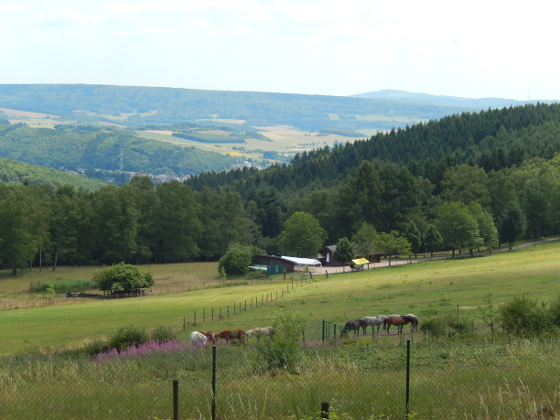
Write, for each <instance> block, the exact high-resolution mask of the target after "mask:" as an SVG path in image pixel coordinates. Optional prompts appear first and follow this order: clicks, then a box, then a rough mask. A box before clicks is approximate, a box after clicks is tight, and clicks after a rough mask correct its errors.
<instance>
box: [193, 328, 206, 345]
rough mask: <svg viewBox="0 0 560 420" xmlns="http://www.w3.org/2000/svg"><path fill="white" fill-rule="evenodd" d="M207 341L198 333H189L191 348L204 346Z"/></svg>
mask: <svg viewBox="0 0 560 420" xmlns="http://www.w3.org/2000/svg"><path fill="white" fill-rule="evenodd" d="M206 341H208V339H207V338H206V336H205V335H204V334H202V333H201V332H199V331H193V332H192V333H191V343H192V345H193V346H204V345H205V344H206Z"/></svg>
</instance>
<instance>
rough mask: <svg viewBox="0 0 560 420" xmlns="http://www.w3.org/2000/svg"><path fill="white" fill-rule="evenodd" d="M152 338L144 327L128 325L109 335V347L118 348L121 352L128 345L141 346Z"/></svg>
mask: <svg viewBox="0 0 560 420" xmlns="http://www.w3.org/2000/svg"><path fill="white" fill-rule="evenodd" d="M149 339H150V337H149V335H148V334H147V333H146V331H145V330H144V329H143V328H139V327H134V326H132V325H129V326H128V327H123V328H119V329H118V330H117V331H115V332H114V333H113V334H112V335H111V336H110V337H109V343H108V344H109V348H113V349H117V351H119V352H121V351H123V350H125V349H127V348H128V347H130V346H132V345H135V346H139V345H141V344H144V343H145V342H147V341H148V340H149Z"/></svg>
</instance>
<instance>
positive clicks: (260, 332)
mask: <svg viewBox="0 0 560 420" xmlns="http://www.w3.org/2000/svg"><path fill="white" fill-rule="evenodd" d="M245 335H246V337H247V339H249V338H251V337H252V336H255V337H257V340H259V341H260V339H261V337H271V336H273V335H274V328H272V327H265V328H253V329H251V330H249V331H247V332H246V333H245Z"/></svg>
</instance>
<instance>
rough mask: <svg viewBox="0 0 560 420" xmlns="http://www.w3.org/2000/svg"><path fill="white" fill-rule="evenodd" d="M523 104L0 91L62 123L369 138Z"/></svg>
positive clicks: (388, 94) (48, 88) (3, 98)
mask: <svg viewBox="0 0 560 420" xmlns="http://www.w3.org/2000/svg"><path fill="white" fill-rule="evenodd" d="M523 103H524V102H519V101H514V100H506V99H480V100H473V99H465V98H454V97H445V96H434V95H425V94H412V93H407V92H399V91H380V92H371V93H365V94H361V95H355V96H353V97H346V96H326V95H301V94H286V93H267V92H235V91H212V90H194V89H177V88H158V87H140V86H109V85H85V84H59V85H55V84H52V85H51V84H29V85H23V84H22V85H10V84H4V85H0V108H7V109H17V110H23V111H29V112H41V113H47V114H52V117H51V118H52V119H53V120H55V121H58V122H61V123H62V122H69V121H73V122H77V123H79V124H84V123H93V122H102V123H107V124H109V123H110V124H115V123H117V124H120V125H122V126H128V127H141V126H145V125H148V124H178V123H184V122H186V121H200V120H204V121H207V120H210V121H212V120H215V121H220V120H232V121H236V122H237V123H244V124H246V125H247V126H250V127H259V126H275V125H287V126H292V127H295V128H298V129H300V130H309V131H321V130H343V131H357V132H359V131H360V130H361V131H362V132H364V133H365V132H367V133H368V134H371V133H372V131H378V130H388V129H391V128H398V127H404V126H406V125H412V124H415V123H418V122H425V121H428V120H438V119H440V118H442V117H444V116H446V115H451V114H458V113H461V112H464V111H469V112H471V111H479V110H482V109H488V108H497V107H504V106H510V105H520V104H523ZM0 116H1V115H0Z"/></svg>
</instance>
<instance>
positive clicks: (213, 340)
mask: <svg viewBox="0 0 560 420" xmlns="http://www.w3.org/2000/svg"><path fill="white" fill-rule="evenodd" d="M199 333H201V334H203V335H205V336H206V338H207V339H208V341H210V342H211V343H212V344H216V334H214V332H212V331H202V330H201V331H199Z"/></svg>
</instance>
